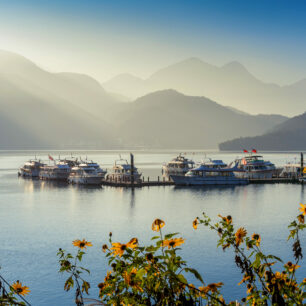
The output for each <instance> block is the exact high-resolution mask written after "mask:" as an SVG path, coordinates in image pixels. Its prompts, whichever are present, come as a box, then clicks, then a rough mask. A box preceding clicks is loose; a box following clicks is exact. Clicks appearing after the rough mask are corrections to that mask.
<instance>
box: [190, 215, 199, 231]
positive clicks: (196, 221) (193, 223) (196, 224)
mask: <svg viewBox="0 0 306 306" xmlns="http://www.w3.org/2000/svg"><path fill="white" fill-rule="evenodd" d="M198 224H199V220H198V218H195V219H194V220H193V221H192V226H193V228H194V229H195V230H196V229H197V228H198Z"/></svg>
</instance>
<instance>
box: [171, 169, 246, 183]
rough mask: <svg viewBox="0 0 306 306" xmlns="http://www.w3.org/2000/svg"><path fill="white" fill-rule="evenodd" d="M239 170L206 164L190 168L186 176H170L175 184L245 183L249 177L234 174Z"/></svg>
mask: <svg viewBox="0 0 306 306" xmlns="http://www.w3.org/2000/svg"><path fill="white" fill-rule="evenodd" d="M234 171H239V170H238V169H237V168H236V167H234V168H226V167H222V168H220V167H219V168H211V167H209V166H206V165H205V164H201V165H200V166H199V167H196V168H194V169H191V170H189V171H188V172H187V173H186V174H185V175H184V176H181V175H171V176H170V178H171V179H172V181H173V182H174V183H175V185H182V186H199V185H245V184H248V179H247V178H239V177H237V176H236V175H235V174H234Z"/></svg>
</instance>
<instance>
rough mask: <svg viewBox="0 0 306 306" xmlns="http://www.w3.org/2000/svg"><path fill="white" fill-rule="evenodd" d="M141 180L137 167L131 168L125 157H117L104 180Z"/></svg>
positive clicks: (137, 181)
mask: <svg viewBox="0 0 306 306" xmlns="http://www.w3.org/2000/svg"><path fill="white" fill-rule="evenodd" d="M132 179H133V181H134V183H139V182H141V173H139V172H138V170H137V168H136V167H134V168H133V169H132V167H131V165H130V164H129V163H128V161H127V160H126V159H119V160H116V161H115V164H114V166H113V168H112V170H111V172H110V173H108V174H107V175H106V180H108V181H112V182H131V181H132Z"/></svg>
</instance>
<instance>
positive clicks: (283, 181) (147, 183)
mask: <svg viewBox="0 0 306 306" xmlns="http://www.w3.org/2000/svg"><path fill="white" fill-rule="evenodd" d="M249 183H250V184H301V182H300V181H299V180H298V179H296V178H283V177H276V178H270V179H250V180H249ZM174 185H175V184H174V182H172V181H170V180H165V179H163V180H160V179H159V178H158V180H153V181H152V180H150V178H149V177H148V178H147V180H144V179H143V180H142V181H141V182H134V183H133V184H132V183H131V182H130V181H126V182H124V181H111V180H103V181H102V186H112V187H127V188H132V187H151V186H152V187H153V186H174Z"/></svg>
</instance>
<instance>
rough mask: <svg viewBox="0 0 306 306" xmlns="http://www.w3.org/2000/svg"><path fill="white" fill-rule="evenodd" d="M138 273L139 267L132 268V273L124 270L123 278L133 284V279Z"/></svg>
mask: <svg viewBox="0 0 306 306" xmlns="http://www.w3.org/2000/svg"><path fill="white" fill-rule="evenodd" d="M136 274H137V269H136V268H134V267H133V268H132V270H131V271H130V273H128V272H127V271H124V272H123V278H124V281H125V282H126V283H127V284H128V285H131V281H132V280H133V279H134V278H135V276H136Z"/></svg>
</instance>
